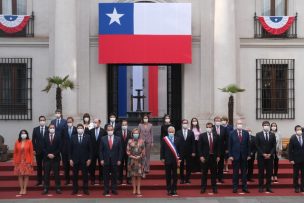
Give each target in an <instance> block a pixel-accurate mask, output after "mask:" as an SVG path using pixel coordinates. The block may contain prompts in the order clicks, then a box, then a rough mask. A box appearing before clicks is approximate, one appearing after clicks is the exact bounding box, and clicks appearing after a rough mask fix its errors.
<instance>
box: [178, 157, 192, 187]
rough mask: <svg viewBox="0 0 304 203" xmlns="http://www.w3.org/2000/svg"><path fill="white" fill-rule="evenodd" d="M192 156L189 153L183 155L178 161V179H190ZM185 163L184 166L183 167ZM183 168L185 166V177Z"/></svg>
mask: <svg viewBox="0 0 304 203" xmlns="http://www.w3.org/2000/svg"><path fill="white" fill-rule="evenodd" d="M191 162H192V157H191V155H185V156H184V158H183V159H182V160H181V163H180V179H181V181H184V180H186V182H187V181H189V180H190V175H191V165H192V163H191ZM185 165H186V167H185ZM185 168H186V177H185Z"/></svg>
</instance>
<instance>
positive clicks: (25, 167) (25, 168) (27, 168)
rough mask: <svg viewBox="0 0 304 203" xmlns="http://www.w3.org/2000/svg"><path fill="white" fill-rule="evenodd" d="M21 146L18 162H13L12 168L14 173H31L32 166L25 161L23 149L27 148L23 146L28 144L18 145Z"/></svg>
mask: <svg viewBox="0 0 304 203" xmlns="http://www.w3.org/2000/svg"><path fill="white" fill-rule="evenodd" d="M19 146H20V147H21V149H19V150H20V153H19V155H20V156H21V157H20V163H15V168H14V174H15V175H18V176H20V175H22V176H24V175H32V174H33V171H34V169H33V166H32V165H31V164H30V163H26V158H25V153H26V152H25V150H29V149H28V147H25V146H28V145H25V144H24V145H19Z"/></svg>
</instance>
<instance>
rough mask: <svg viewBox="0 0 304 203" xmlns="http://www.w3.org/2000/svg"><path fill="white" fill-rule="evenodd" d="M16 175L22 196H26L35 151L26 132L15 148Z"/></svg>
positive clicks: (23, 131) (22, 133)
mask: <svg viewBox="0 0 304 203" xmlns="http://www.w3.org/2000/svg"><path fill="white" fill-rule="evenodd" d="M13 156H14V166H15V167H14V174H15V175H17V176H18V180H19V186H20V192H19V194H20V195H25V194H26V189H27V184H28V181H29V175H32V174H33V160H34V150H33V144H32V141H31V140H30V138H29V134H28V132H27V131H26V130H21V131H20V133H19V137H18V140H17V141H16V143H15V148H14V155H13Z"/></svg>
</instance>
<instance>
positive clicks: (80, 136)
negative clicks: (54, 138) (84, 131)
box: [79, 135, 82, 144]
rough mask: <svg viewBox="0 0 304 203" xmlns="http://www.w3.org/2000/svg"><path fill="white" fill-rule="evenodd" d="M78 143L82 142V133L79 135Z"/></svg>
mask: <svg viewBox="0 0 304 203" xmlns="http://www.w3.org/2000/svg"><path fill="white" fill-rule="evenodd" d="M79 143H80V144H81V143H82V135H79Z"/></svg>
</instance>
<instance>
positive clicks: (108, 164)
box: [99, 125, 122, 196]
mask: <svg viewBox="0 0 304 203" xmlns="http://www.w3.org/2000/svg"><path fill="white" fill-rule="evenodd" d="M99 156H100V164H101V165H102V166H103V179H104V192H103V195H105V196H108V195H109V191H110V187H109V183H110V177H111V190H112V194H114V195H117V194H118V193H117V175H118V173H117V172H118V167H119V166H120V164H121V157H122V145H121V140H120V138H119V137H118V136H114V128H113V126H112V125H108V126H107V135H106V136H104V137H102V138H101V142H100V154H99Z"/></svg>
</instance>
